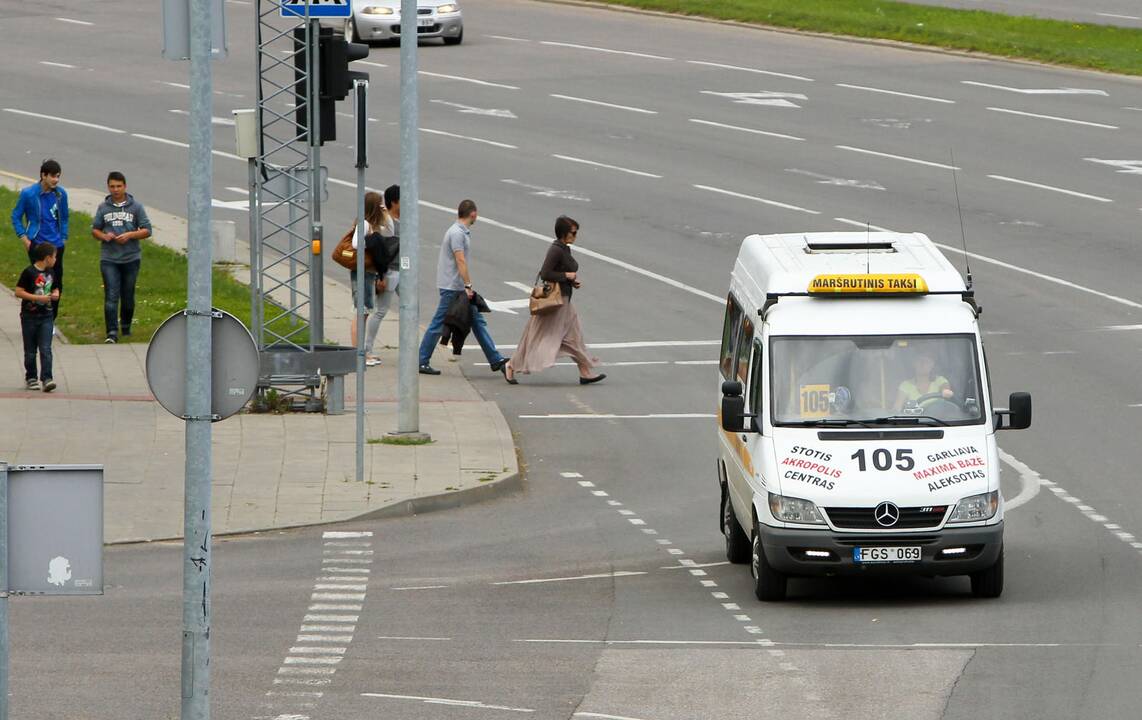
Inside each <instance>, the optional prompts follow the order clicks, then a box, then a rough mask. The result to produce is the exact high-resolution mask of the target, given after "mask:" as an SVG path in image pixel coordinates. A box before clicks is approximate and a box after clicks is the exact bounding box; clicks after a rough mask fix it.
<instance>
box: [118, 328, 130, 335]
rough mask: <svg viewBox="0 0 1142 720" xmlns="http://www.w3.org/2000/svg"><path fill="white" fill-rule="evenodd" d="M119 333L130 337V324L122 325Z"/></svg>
mask: <svg viewBox="0 0 1142 720" xmlns="http://www.w3.org/2000/svg"><path fill="white" fill-rule="evenodd" d="M119 334H120V335H122V336H123V337H131V326H130V325H124V326H123V327H122V329H121V332H120V333H119Z"/></svg>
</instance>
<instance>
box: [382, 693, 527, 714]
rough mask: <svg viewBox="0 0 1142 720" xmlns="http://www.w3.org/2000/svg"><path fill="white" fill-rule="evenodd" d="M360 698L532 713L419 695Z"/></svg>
mask: <svg viewBox="0 0 1142 720" xmlns="http://www.w3.org/2000/svg"><path fill="white" fill-rule="evenodd" d="M361 697H372V698H386V699H389V700H419V701H420V702H423V703H429V704H430V705H455V706H457V707H468V708H480V709H481V710H506V711H508V712H520V713H533V712H535V711H534V710H532V709H530V708H517V707H508V706H507V705H486V704H484V703H482V702H480V701H479V700H452V699H450V698H438V697H423V696H420V695H391V694H389V693H361Z"/></svg>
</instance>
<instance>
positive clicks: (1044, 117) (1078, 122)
mask: <svg viewBox="0 0 1142 720" xmlns="http://www.w3.org/2000/svg"><path fill="white" fill-rule="evenodd" d="M988 110H991V111H992V112H998V113H1007V114H1008V115H1021V116H1023V117H1033V118H1039V119H1040V120H1054V121H1055V122H1062V123H1070V124H1072V125H1086V126H1087V127H1096V128H1103V129H1104V130H1117V129H1118V126H1117V125H1107V124H1106V123H1097V122H1090V121H1089V120H1075V119H1074V118H1065V117H1059V116H1057V115H1040V114H1038V113H1031V112H1023V111H1022V110H1012V109H1010V108H999V107H989V108H988Z"/></svg>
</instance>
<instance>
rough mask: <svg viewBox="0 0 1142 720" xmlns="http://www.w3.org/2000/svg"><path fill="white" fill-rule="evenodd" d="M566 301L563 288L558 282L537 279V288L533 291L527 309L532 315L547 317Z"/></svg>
mask: <svg viewBox="0 0 1142 720" xmlns="http://www.w3.org/2000/svg"><path fill="white" fill-rule="evenodd" d="M564 302H566V300H565V299H564V298H563V288H562V286H560V284H559V283H557V282H541V281H540V280H539V278H536V282H535V287H533V288H532V289H531V299H530V300H528V302H527V308H528V310H530V311H531V314H532V315H546V314H547V313H549V312H553V311H555V310H558V309H559V308H560V307H561V306H562V305H563V303H564Z"/></svg>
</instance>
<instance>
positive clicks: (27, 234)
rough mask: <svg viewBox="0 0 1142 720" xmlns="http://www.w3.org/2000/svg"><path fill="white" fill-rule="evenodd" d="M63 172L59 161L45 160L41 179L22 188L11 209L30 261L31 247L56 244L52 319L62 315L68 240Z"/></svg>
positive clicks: (13, 220) (13, 221) (41, 168)
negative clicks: (61, 307)
mask: <svg viewBox="0 0 1142 720" xmlns="http://www.w3.org/2000/svg"><path fill="white" fill-rule="evenodd" d="M62 172H63V170H62V169H61V168H60V164H59V163H58V162H56V161H55V160H44V162H43V164H42V165H40V181H39V182H38V183H36V184H35V185H32V186H30V187H26V188H24V189H23V190H21V191H20V197H19V199H18V200H17V201H16V207H15V208H13V209H12V229H13V230H15V231H16V235H18V236H19V238H20V240H21V241H22V242H23V243H24V249H25V250H26V251H27V252H28V260H29V261H31V259H32V248H34V247H35V246H36V245H39V244H40V243H45V242H46V243H51V244H52V245H53V246H54V247H55V248H56V261H55V268H54V275H55V286H54V287H55V289H56V290H58V291H59V293H57V294H56V299H55V300H53V301H52V318H53V319H54V318H56V317H57V316H59V297H58V296H59V294H60V293H62V292H63V251H64V245H65V243H67V221H68V209H67V191H66V190H64V189H63V188H62V187H60V184H59V178H60V175H61V174H62Z"/></svg>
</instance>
